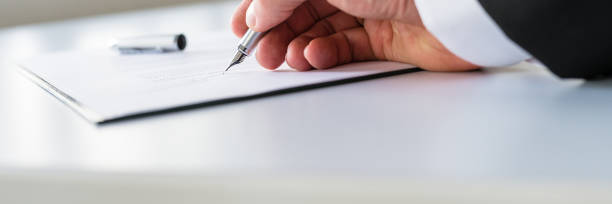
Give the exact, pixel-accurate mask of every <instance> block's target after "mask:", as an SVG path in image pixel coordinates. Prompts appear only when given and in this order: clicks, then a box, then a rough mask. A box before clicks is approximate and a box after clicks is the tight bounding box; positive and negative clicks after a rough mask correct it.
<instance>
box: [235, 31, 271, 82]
mask: <svg viewBox="0 0 612 204" xmlns="http://www.w3.org/2000/svg"><path fill="white" fill-rule="evenodd" d="M265 34H266V33H265V32H255V31H253V30H251V29H249V30H248V31H247V32H246V33H245V34H244V36H243V37H242V39H240V41H239V42H238V49H237V51H236V55H235V56H234V59H232V62H231V63H230V65H229V66H228V67H227V69H225V71H226V72H227V71H228V70H229V69H230V68H231V67H232V66H234V65H237V64H240V63H242V61H244V59H245V58H246V57H248V56H249V55H250V54H251V52H252V51H253V50H254V49H255V47H257V43H259V41H260V40H261V38H263V36H264V35H265Z"/></svg>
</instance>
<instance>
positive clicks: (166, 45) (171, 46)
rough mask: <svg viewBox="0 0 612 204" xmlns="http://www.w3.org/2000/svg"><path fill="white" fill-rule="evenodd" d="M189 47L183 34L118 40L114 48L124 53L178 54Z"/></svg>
mask: <svg viewBox="0 0 612 204" xmlns="http://www.w3.org/2000/svg"><path fill="white" fill-rule="evenodd" d="M185 47H187V38H186V37H185V35H183V34H171V35H149V36H138V37H130V38H121V39H117V40H116V42H115V44H114V45H113V48H115V49H118V50H119V51H120V52H122V53H141V52H176V51H182V50H184V49H185Z"/></svg>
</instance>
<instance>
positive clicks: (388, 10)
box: [328, 0, 415, 21]
mask: <svg viewBox="0 0 612 204" xmlns="http://www.w3.org/2000/svg"><path fill="white" fill-rule="evenodd" d="M412 1H413V0H328V2H329V3H330V4H332V5H334V6H336V7H337V8H338V9H340V10H342V11H344V12H346V13H349V14H351V15H354V16H357V17H361V18H367V19H393V20H402V21H403V20H407V15H410V12H409V11H412V10H415V9H413V8H412V7H414V3H412Z"/></svg>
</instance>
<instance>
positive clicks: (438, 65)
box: [232, 0, 477, 71]
mask: <svg viewBox="0 0 612 204" xmlns="http://www.w3.org/2000/svg"><path fill="white" fill-rule="evenodd" d="M247 10H248V11H247ZM247 24H248V26H247ZM249 27H250V28H252V29H253V30H255V31H258V32H263V31H267V30H269V32H268V34H266V36H265V37H264V38H263V39H262V40H261V41H260V42H259V45H258V48H257V49H258V52H256V57H257V60H258V61H259V63H260V64H261V65H262V66H263V67H265V68H268V69H275V68H277V67H279V66H280V65H281V64H282V63H283V62H285V61H286V62H287V64H288V65H289V66H290V67H292V68H294V69H296V70H299V71H307V70H310V69H312V68H316V69H327V68H331V67H334V66H337V65H342V64H347V63H351V62H359V61H372V60H389V61H397V62H403V63H409V64H413V65H415V66H419V67H421V68H423V69H426V70H430V71H465V70H471V69H476V68H477V66H476V65H473V64H471V63H469V62H467V61H465V60H463V59H461V58H459V57H457V56H455V55H454V54H453V53H451V52H450V51H449V50H448V49H446V48H445V47H444V46H443V45H442V43H440V42H439V41H438V40H437V39H436V38H435V37H434V36H433V35H432V34H431V33H429V31H427V29H426V28H425V26H424V25H423V23H422V21H421V19H420V16H419V14H418V11H417V9H416V7H415V5H414V2H413V0H243V2H242V4H241V5H240V6H239V7H238V9H237V10H236V13H235V14H234V17H233V19H232V30H233V32H234V33H235V34H236V35H237V36H239V37H241V36H242V35H243V34H244V33H245V32H246V30H247V29H248V28H249Z"/></svg>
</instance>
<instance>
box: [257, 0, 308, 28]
mask: <svg viewBox="0 0 612 204" xmlns="http://www.w3.org/2000/svg"><path fill="white" fill-rule="evenodd" d="M305 1H306V0H253V2H252V3H251V5H250V6H249V8H248V9H247V11H246V24H247V25H248V26H249V28H251V29H253V30H255V31H257V32H265V31H267V30H270V29H271V28H272V27H275V26H277V25H279V24H280V23H281V22H283V21H285V20H287V18H289V16H291V14H292V13H293V10H295V9H296V8H297V7H298V6H300V5H301V4H302V3H304V2H305Z"/></svg>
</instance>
